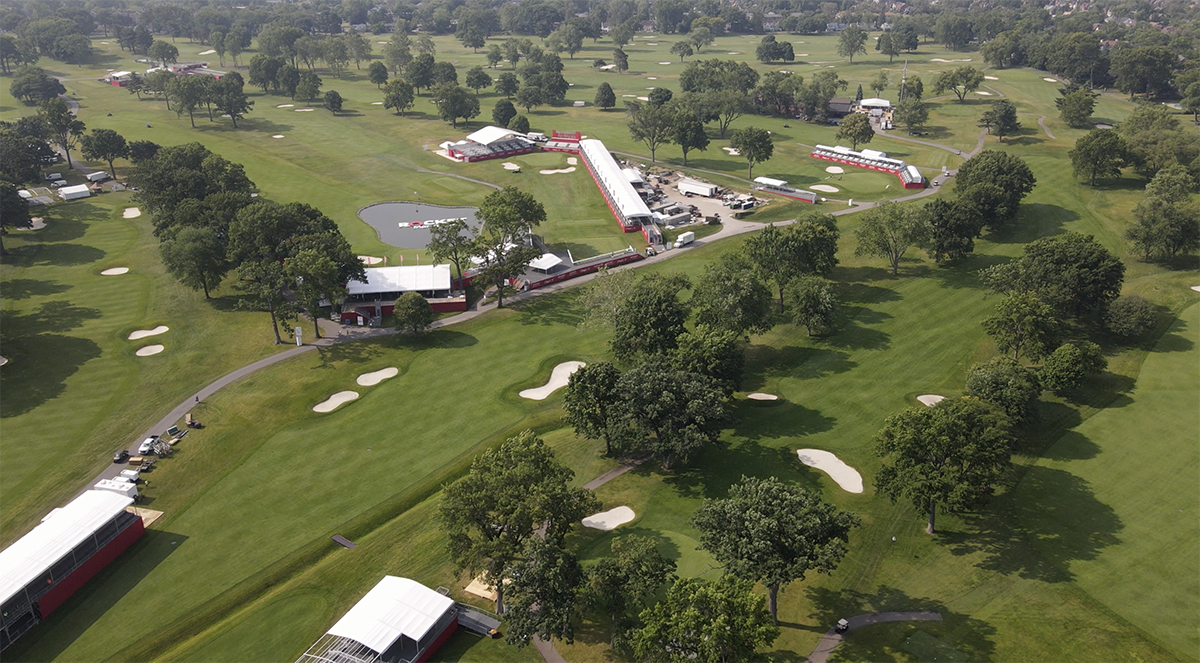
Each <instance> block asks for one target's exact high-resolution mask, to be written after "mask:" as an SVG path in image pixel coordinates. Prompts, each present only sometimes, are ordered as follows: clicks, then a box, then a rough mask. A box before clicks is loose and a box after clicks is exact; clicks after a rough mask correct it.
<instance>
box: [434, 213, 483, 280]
mask: <svg viewBox="0 0 1200 663" xmlns="http://www.w3.org/2000/svg"><path fill="white" fill-rule="evenodd" d="M478 232H479V229H478V228H471V227H469V226H467V220H466V219H454V220H453V221H449V222H447V223H439V224H437V225H435V226H433V227H432V228H430V230H429V244H427V245H426V246H425V248H426V249H427V250H428V251H429V253H430V255H432V256H433V259H434V260H448V261H450V262H451V263H453V264H454V271H455V272H456V273H457V274H458V276H459V277H461V276H462V274H463V263H465V262H466V261H467V259H469V258H470V257H471V254H472V252H473V251H474V249H475V240H474V238H473V236H474V235H475V234H476V233H478Z"/></svg>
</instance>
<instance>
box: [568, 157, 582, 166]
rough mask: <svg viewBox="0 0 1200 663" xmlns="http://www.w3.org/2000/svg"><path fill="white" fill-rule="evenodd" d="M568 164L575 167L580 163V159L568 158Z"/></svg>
mask: <svg viewBox="0 0 1200 663" xmlns="http://www.w3.org/2000/svg"><path fill="white" fill-rule="evenodd" d="M567 163H568V164H569V165H572V166H574V165H576V164H578V163H579V159H576V158H575V157H567Z"/></svg>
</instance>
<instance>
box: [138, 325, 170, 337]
mask: <svg viewBox="0 0 1200 663" xmlns="http://www.w3.org/2000/svg"><path fill="white" fill-rule="evenodd" d="M170 330H171V328H170V327H168V326H166V325H159V326H157V327H155V328H154V329H139V330H137V331H135V332H131V333H130V334H129V340H131V341H136V340H138V339H139V338H146V337H147V336H158V335H159V334H165V333H167V332H168V331H170Z"/></svg>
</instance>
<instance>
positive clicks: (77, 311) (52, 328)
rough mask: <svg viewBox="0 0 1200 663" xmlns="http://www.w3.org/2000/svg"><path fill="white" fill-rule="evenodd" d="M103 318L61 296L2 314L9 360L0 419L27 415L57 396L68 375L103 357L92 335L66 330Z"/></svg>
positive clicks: (0, 377)
mask: <svg viewBox="0 0 1200 663" xmlns="http://www.w3.org/2000/svg"><path fill="white" fill-rule="evenodd" d="M99 317H100V311H98V310H96V309H93V308H84V307H80V306H74V305H73V304H71V303H70V302H68V301H66V300H59V301H52V302H46V303H44V304H42V305H41V306H40V307H38V308H37V310H35V311H33V312H31V313H7V314H4V315H3V316H2V318H0V333H2V337H3V344H4V354H5V356H6V357H8V359H9V363H8V364H7V365H6V366H5V368H4V371H3V372H2V373H0V384H2V385H3V386H2V387H0V391H3V393H4V398H3V399H0V418H3V417H15V416H17V415H20V414H24V413H25V412H28V411H30V410H32V409H34V408H35V407H37V406H39V405H41V404H42V403H44V402H46V401H47V400H50V399H51V398H54V397H56V396H58V395H59V394H61V393H62V391H63V389H64V388H65V387H66V384H65V383H66V380H67V378H69V377H70V376H72V375H74V374H75V372H76V371H78V370H79V367H80V366H82V365H83V364H84V363H86V362H87V361H88V360H90V359H95V358H96V357H99V356H100V346H99V345H97V344H96V343H95V342H94V341H92V340H91V339H86V338H76V337H74V336H66V335H64V334H62V333H61V332H65V331H70V330H71V329H74V328H76V327H78V326H79V325H81V324H83V323H84V321H86V320H94V319H96V318H99ZM56 332H57V333H56Z"/></svg>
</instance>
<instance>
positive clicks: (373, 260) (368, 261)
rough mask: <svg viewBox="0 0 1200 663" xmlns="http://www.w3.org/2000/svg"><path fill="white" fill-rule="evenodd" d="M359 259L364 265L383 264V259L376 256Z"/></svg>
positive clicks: (360, 257)
mask: <svg viewBox="0 0 1200 663" xmlns="http://www.w3.org/2000/svg"><path fill="white" fill-rule="evenodd" d="M358 259H359V260H361V261H362V264H364V265H378V264H379V263H381V262H383V258H379V257H376V256H359V257H358Z"/></svg>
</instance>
